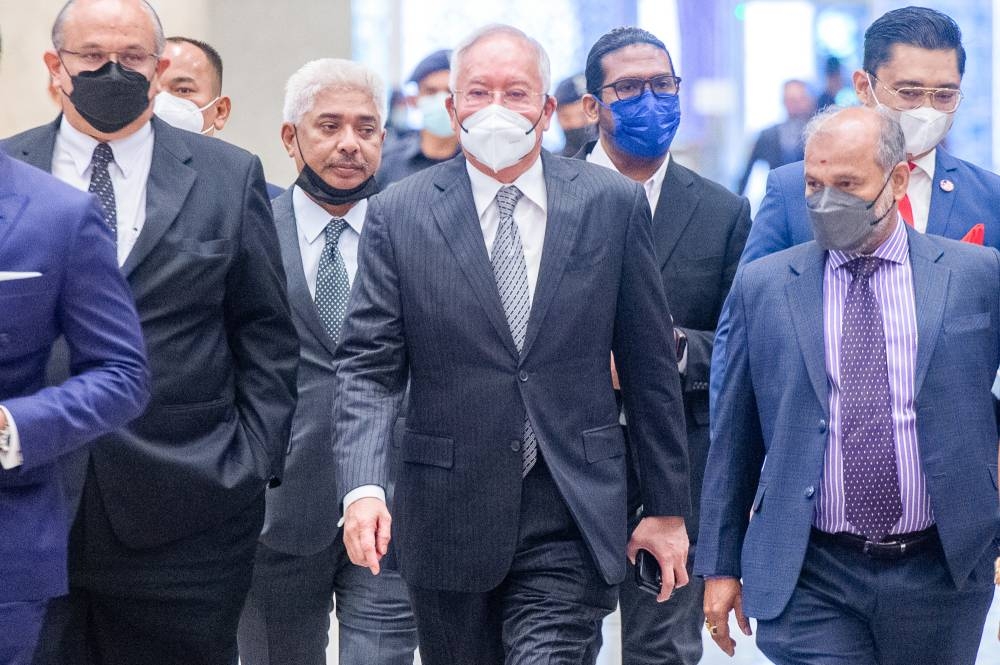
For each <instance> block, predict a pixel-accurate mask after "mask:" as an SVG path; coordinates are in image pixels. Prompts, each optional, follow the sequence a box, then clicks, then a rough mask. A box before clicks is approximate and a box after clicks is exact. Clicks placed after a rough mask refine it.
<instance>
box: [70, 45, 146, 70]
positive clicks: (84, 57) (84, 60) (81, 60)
mask: <svg viewBox="0 0 1000 665" xmlns="http://www.w3.org/2000/svg"><path fill="white" fill-rule="evenodd" d="M59 53H60V54H65V55H68V56H70V57H71V60H72V62H73V63H74V64H76V65H78V66H79V67H78V69H79V71H93V70H95V69H100V68H101V67H103V66H104V65H105V64H107V62H108V61H109V60H111V56H115V58H116V59H117V60H118V64H120V65H121V66H122V67H125V68H127V69H133V70H135V71H140V72H147V71H149V70H150V69H152V68H153V67H155V66H156V62H157V61H158V60H159V59H160V57H159V56H158V55H156V54H153V53H149V52H147V51H144V50H142V49H140V48H129V49H124V50H122V51H102V50H100V49H86V50H83V51H70V50H69V49H65V48H61V49H59Z"/></svg>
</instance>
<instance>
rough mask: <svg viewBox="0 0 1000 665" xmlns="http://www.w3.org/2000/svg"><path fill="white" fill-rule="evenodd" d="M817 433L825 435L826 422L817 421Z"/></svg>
mask: <svg viewBox="0 0 1000 665" xmlns="http://www.w3.org/2000/svg"><path fill="white" fill-rule="evenodd" d="M819 433H820V434H826V421H825V420H823V419H822V418H820V421H819Z"/></svg>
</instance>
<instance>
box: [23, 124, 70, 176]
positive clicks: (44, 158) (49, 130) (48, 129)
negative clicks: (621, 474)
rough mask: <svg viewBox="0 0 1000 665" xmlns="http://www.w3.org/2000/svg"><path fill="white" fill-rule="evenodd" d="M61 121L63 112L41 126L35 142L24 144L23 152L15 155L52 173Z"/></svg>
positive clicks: (26, 162)
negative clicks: (52, 120)
mask: <svg viewBox="0 0 1000 665" xmlns="http://www.w3.org/2000/svg"><path fill="white" fill-rule="evenodd" d="M60 122H62V114H59V116H58V117H57V118H56V119H55V121H54V122H50V123H49V124H48V125H44V126H43V127H40V128H39V129H40V131H39V133H38V134H37V135H35V140H34V142H33V143H30V144H28V145H24V146H22V147H21V149H20V153H21V154H20V155H15V156H16V157H17V158H18V159H19V160H21V161H22V162H24V163H25V164H31V165H32V166H34V167H35V168H36V169H41V170H43V171H45V172H46V173H52V159H53V157H54V156H55V152H56V135H57V134H58V133H59V123H60Z"/></svg>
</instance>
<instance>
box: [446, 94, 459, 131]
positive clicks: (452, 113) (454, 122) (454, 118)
mask: <svg viewBox="0 0 1000 665" xmlns="http://www.w3.org/2000/svg"><path fill="white" fill-rule="evenodd" d="M444 107H445V108H446V109H448V117H449V118H451V130H452V131H453V132H455V136H461V135H462V126H461V124H460V123H459V122H458V110H457V109H456V108H455V95H454V93H452V94H450V95H448V96H447V97H446V98H445V100H444Z"/></svg>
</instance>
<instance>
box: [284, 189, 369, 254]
mask: <svg viewBox="0 0 1000 665" xmlns="http://www.w3.org/2000/svg"><path fill="white" fill-rule="evenodd" d="M292 210H293V211H294V212H295V225H296V226H297V227H298V229H299V233H300V234H302V237H303V238H305V240H306V242H307V243H309V244H310V245H311V244H313V243H314V242H316V239H317V238H319V237H320V236H321V235H323V232H324V231H325V230H326V225H327V224H329V223H330V220H331V219H333V215H331V214H330V213H328V212H327V211H326V210H324V209H323V207H322V206H321V205H320V204H318V203H316V202H315V201H313V200H312V199H311V198H309V196H308V195H307V194H306V193H305V192H304V191H302V189H301V188H300V187H299V186H298V185H295V186H293V188H292ZM367 211H368V199H361V200H360V201H358V202H357V203H355V204H354V206H353V207H351V209H350V210H348V211H347V214H346V215H344V218H343V219H344V221H345V222H347V225H348V226H349V227H351V229H353V230H354V232H355V233H357V234H358V235H361V228H362V227H363V226H364V223H365V213H366V212H367Z"/></svg>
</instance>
